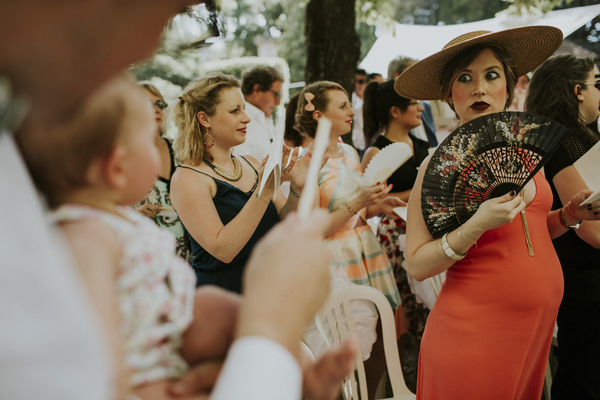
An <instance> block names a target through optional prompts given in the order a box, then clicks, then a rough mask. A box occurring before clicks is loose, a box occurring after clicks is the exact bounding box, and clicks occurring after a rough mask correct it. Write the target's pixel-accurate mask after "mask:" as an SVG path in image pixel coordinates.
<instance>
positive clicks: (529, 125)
mask: <svg viewBox="0 0 600 400" xmlns="http://www.w3.org/2000/svg"><path fill="white" fill-rule="evenodd" d="M567 132H568V130H567V128H565V127H564V126H562V125H560V124H559V123H557V122H554V121H552V120H550V119H547V118H544V117H541V116H539V115H534V114H528V113H523V112H501V113H495V114H489V115H485V116H483V117H479V118H477V119H474V120H473V121H470V122H468V123H466V124H464V125H462V126H461V127H460V128H458V129H456V130H455V131H454V132H452V133H451V134H450V135H449V136H448V137H447V138H446V139H445V140H444V141H443V142H442V143H441V144H440V146H439V147H438V148H437V149H436V151H435V152H434V153H433V155H432V157H431V160H430V161H429V165H428V166H427V170H426V171H425V176H424V178H423V188H422V192H421V207H422V210H423V218H424V219H425V224H426V225H427V229H429V233H430V234H431V236H433V237H434V238H438V237H440V236H442V235H443V234H444V233H447V232H450V231H452V230H454V229H456V228H458V227H459V226H460V225H462V224H464V223H465V222H466V221H467V220H468V219H469V218H471V216H472V215H473V214H475V211H477V209H478V208H479V205H480V204H481V203H483V202H484V201H486V200H488V199H490V198H494V197H499V196H503V195H504V194H506V193H508V192H510V191H511V190H515V191H517V192H519V191H521V189H522V188H523V187H524V186H525V184H526V183H527V182H528V181H529V180H530V179H531V178H532V177H533V176H534V175H535V174H536V173H537V172H538V171H539V169H540V168H541V167H542V166H543V165H544V163H545V162H546V161H547V160H548V159H549V158H550V157H549V156H550V155H552V153H553V152H554V151H555V150H556V149H557V148H558V146H559V145H560V143H561V142H562V140H563V138H564V137H565V135H566V133H567Z"/></svg>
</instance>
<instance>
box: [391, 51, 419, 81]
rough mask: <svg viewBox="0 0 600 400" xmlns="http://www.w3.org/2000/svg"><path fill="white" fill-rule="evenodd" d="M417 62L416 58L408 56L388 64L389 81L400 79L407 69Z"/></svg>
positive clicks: (399, 57) (400, 57)
mask: <svg viewBox="0 0 600 400" xmlns="http://www.w3.org/2000/svg"><path fill="white" fill-rule="evenodd" d="M416 62H417V60H415V59H414V58H410V57H406V56H398V57H396V58H394V59H393V60H392V61H390V63H389V64H388V76H387V79H388V81H389V80H390V79H396V78H397V77H399V76H400V74H401V73H403V72H404V70H405V69H406V68H408V67H410V66H411V65H413V64H414V63H416Z"/></svg>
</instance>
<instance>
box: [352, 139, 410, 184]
mask: <svg viewBox="0 0 600 400" xmlns="http://www.w3.org/2000/svg"><path fill="white" fill-rule="evenodd" d="M411 157H412V151H411V150H410V146H409V145H407V144H406V143H392V144H390V145H387V146H385V147H384V148H383V149H381V151H380V152H379V153H377V154H375V157H373V158H372V159H371V161H369V165H367V168H366V169H365V173H364V174H363V177H364V178H365V179H366V180H367V181H368V182H369V185H372V184H374V183H377V182H383V181H385V180H386V179H387V178H389V177H390V176H391V175H392V174H393V173H394V171H396V170H397V169H398V168H400V166H401V165H402V164H404V163H405V162H406V160H408V159H409V158H411Z"/></svg>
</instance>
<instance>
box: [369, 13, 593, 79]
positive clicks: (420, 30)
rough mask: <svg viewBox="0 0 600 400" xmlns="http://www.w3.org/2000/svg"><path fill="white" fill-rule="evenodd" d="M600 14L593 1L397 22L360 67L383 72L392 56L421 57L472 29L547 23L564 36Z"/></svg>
mask: <svg viewBox="0 0 600 400" xmlns="http://www.w3.org/2000/svg"><path fill="white" fill-rule="evenodd" d="M599 14H600V5H592V6H586V7H576V8H570V9H567V10H557V11H550V12H548V13H546V14H541V13H540V14H535V15H524V16H514V15H506V14H502V13H500V14H499V16H497V17H496V18H491V19H486V20H482V21H477V22H469V23H466V24H457V25H441V26H437V25H405V24H396V26H395V29H394V31H395V32H394V34H382V35H380V36H379V38H378V39H377V40H376V41H375V43H374V44H373V47H372V48H371V50H369V53H368V54H367V56H366V57H365V58H364V59H363V60H362V62H361V63H360V67H361V68H364V69H365V70H366V71H367V72H378V73H380V74H382V75H383V76H386V75H387V67H388V64H389V62H390V61H391V60H392V59H393V58H394V57H396V56H399V55H404V56H409V57H412V58H416V59H423V58H425V57H427V56H430V55H432V54H433V53H435V52H437V51H439V50H441V49H442V48H443V47H444V45H445V44H446V43H448V42H449V41H450V40H452V39H453V38H455V37H457V36H459V35H462V34H464V33H467V32H473V31H480V30H487V31H501V30H503V29H509V28H517V27H520V26H527V25H550V26H555V27H557V28H559V29H560V30H562V32H563V35H564V37H567V36H569V35H570V34H571V33H573V32H575V31H576V30H577V29H579V28H580V27H581V26H583V25H584V24H586V23H587V22H589V21H591V20H592V19H593V18H594V17H596V16H597V15H599Z"/></svg>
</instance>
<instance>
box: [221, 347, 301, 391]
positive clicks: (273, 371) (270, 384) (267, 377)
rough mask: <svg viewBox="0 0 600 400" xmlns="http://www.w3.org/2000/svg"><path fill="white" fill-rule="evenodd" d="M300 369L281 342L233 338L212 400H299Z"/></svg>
mask: <svg viewBox="0 0 600 400" xmlns="http://www.w3.org/2000/svg"><path fill="white" fill-rule="evenodd" d="M301 394H302V371H301V369H300V366H299V365H298V362H297V361H296V359H295V358H294V357H293V356H292V355H291V354H290V353H289V352H288V351H287V350H286V349H285V348H284V347H283V346H281V345H280V344H278V343H277V342H274V341H272V340H270V339H266V338H263V337H259V336H246V337H242V338H240V339H238V340H236V341H235V342H234V343H233V345H232V346H231V349H230V350H229V353H228V355H227V359H226V360H225V365H224V366H223V369H222V371H221V375H220V376H219V380H218V382H217V384H216V386H215V388H214V391H213V394H212V396H211V397H210V399H211V400H238V399H239V400H241V399H243V400H266V399H277V400H298V399H300V397H301Z"/></svg>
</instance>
